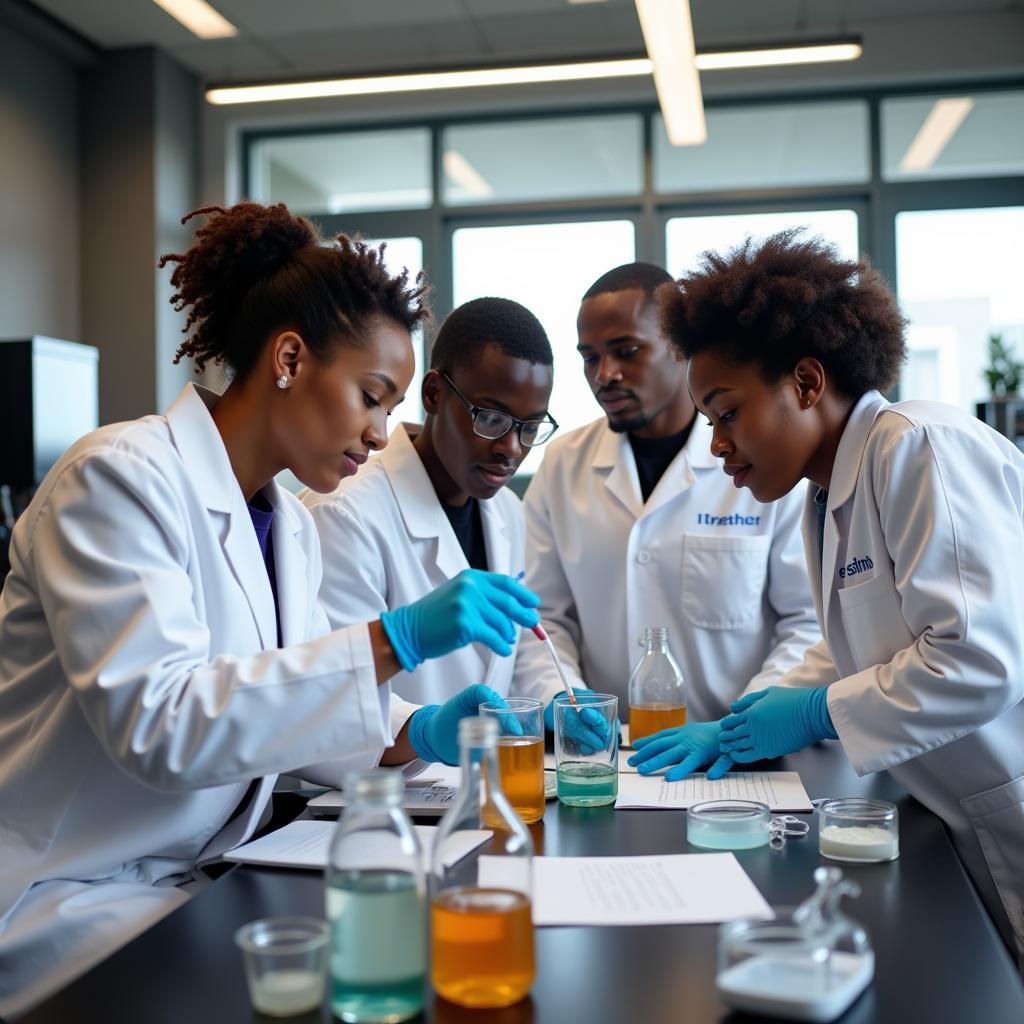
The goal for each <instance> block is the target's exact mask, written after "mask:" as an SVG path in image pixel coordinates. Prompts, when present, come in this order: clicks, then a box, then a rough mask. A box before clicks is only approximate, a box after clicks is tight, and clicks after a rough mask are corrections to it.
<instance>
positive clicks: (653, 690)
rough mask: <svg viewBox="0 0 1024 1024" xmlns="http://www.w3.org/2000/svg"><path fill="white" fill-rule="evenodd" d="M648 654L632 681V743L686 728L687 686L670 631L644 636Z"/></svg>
mask: <svg viewBox="0 0 1024 1024" xmlns="http://www.w3.org/2000/svg"><path fill="white" fill-rule="evenodd" d="M640 645H641V646H642V647H643V649H644V653H643V654H642V655H641V656H640V660H639V661H638V662H637V663H636V668H634V669H633V674H632V675H631V676H630V677H629V739H630V742H631V743H632V742H636V740H638V739H640V738H641V737H642V736H650V735H651V734H652V733H655V732H658V731H660V730H661V729H672V728H675V727H676V726H677V725H685V724H686V684H685V683H684V682H683V673H682V672H681V671H680V668H679V665H678V663H677V662H676V659H675V658H673V657H672V652H671V651H670V650H669V646H668V629H667V628H666V627H665V626H654V627H651V628H650V629H645V630H644V631H643V633H642V634H641V636H640Z"/></svg>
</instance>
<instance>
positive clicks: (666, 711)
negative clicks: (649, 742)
mask: <svg viewBox="0 0 1024 1024" xmlns="http://www.w3.org/2000/svg"><path fill="white" fill-rule="evenodd" d="M677 725H686V707H685V705H682V704H640V705H638V706H636V707H634V706H633V705H630V708H629V742H630V743H635V742H636V741H637V740H638V739H640V737H641V736H650V735H651V733H655V732H660V731H661V730H662V729H674V728H675V727H676V726H677Z"/></svg>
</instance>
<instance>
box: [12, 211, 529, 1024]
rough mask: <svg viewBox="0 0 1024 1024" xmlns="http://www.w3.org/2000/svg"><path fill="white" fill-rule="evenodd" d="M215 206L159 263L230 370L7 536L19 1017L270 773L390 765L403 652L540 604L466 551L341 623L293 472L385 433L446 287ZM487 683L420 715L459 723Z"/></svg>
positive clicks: (64, 484) (409, 658)
mask: <svg viewBox="0 0 1024 1024" xmlns="http://www.w3.org/2000/svg"><path fill="white" fill-rule="evenodd" d="M197 212H200V213H206V214H210V215H211V216H210V218H209V220H208V221H207V222H206V224H205V225H204V226H203V227H202V228H201V229H200V230H199V232H198V234H197V238H196V241H195V244H194V245H193V246H192V248H190V249H189V250H188V251H187V252H185V253H183V254H180V255H169V256H165V257H164V258H163V260H162V261H161V264H163V263H167V262H170V263H174V264H176V266H175V269H174V272H173V274H172V276H171V282H172V284H173V285H174V286H175V288H176V294H175V296H174V299H173V301H174V302H175V303H176V305H177V307H178V308H179V309H187V310H188V311H189V313H188V320H187V323H186V327H185V331H186V332H187V333H188V332H191V333H190V336H189V337H188V338H187V340H186V341H185V342H184V344H183V345H182V346H181V348H180V350H179V352H178V358H181V357H183V356H188V357H191V358H192V359H193V360H194V362H195V365H196V368H197V369H202V367H203V365H204V364H205V363H206V362H209V361H213V362H217V363H221V364H223V365H224V366H226V368H227V369H228V370H229V371H230V383H229V384H228V387H227V389H226V391H225V392H224V393H223V395H217V394H216V393H215V392H213V391H208V390H206V389H205V388H201V387H199V386H198V385H195V384H191V383H190V384H188V385H187V386H186V387H185V389H184V390H183V391H182V393H181V394H180V395H179V397H178V398H177V399H176V401H175V402H174V403H173V405H172V406H171V407H170V409H169V410H168V411H167V413H166V415H163V416H147V417H145V418H143V419H140V420H136V421H133V422H129V423H117V424H114V425H112V426H107V427H103V428H101V429H100V430H98V431H95V432H94V433H92V434H89V435H87V436H86V437H84V438H82V439H81V440H80V441H78V442H77V443H76V444H75V445H73V446H72V447H71V448H70V449H69V450H68V451H67V452H66V453H65V454H64V455H63V456H62V457H61V459H60V460H59V461H58V462H57V464H56V465H55V466H54V467H53V469H52V470H51V471H50V472H49V474H48V475H47V476H46V478H45V480H44V481H43V483H42V485H41V486H40V488H39V491H38V493H37V494H36V496H35V499H34V500H33V502H32V504H31V505H30V506H29V508H28V509H27V511H26V512H25V513H24V515H23V516H22V517H21V519H20V520H19V521H18V523H17V525H16V527H15V529H14V532H13V537H12V541H11V572H10V575H9V576H8V577H7V581H6V585H5V588H4V590H3V594H2V595H0V737H2V742H0V865H2V867H0V961H2V963H3V970H2V971H0V1016H3V1017H5V1018H6V1017H14V1016H16V1015H17V1014H20V1013H21V1012H22V1011H24V1010H25V1009H26V1008H28V1007H30V1006H32V1005H33V1004H35V1003H37V1002H38V1001H39V1000H41V999H42V998H44V997H45V996H46V995H47V994H48V993H50V992H52V991H53V990H54V989H56V988H57V987H59V986H61V985H63V984H64V983H66V982H67V981H69V980H70V979H71V978H73V977H75V976H76V975H77V974H80V973H81V972H82V971H84V970H85V969H87V968H88V967H89V966H91V965H92V964H93V963H95V962H97V961H98V960H99V959H101V958H102V957H104V956H106V955H108V954H109V953H110V952H112V951H113V950H114V949H116V948H117V947H118V946H120V945H122V944H123V943H125V942H126V941H128V940H129V939H130V938H131V937H132V936H133V935H135V934H137V933H138V932H140V931H142V930H143V929H144V928H146V927H148V926H149V925H151V924H152V923H153V922H154V921H156V920H157V919H159V918H160V917H161V916H163V915H164V914H166V913H168V912H169V911H170V910H173V909H174V908H175V907H176V906H178V905H180V904H181V902H183V900H185V899H186V898H187V895H188V893H189V892H191V891H192V890H193V889H194V888H195V887H196V886H198V885H201V884H202V883H203V881H204V876H203V874H202V870H201V868H202V864H203V863H205V862H207V861H210V860H216V859H217V858H218V857H219V855H221V854H222V853H224V852H225V851H227V850H229V849H231V848H232V847H233V846H235V845H237V844H238V843H241V842H244V841H245V840H246V839H247V838H248V837H249V836H250V835H251V834H252V833H253V831H254V830H255V829H256V828H257V827H258V826H259V824H260V821H261V818H262V817H263V812H264V810H265V809H266V808H267V806H268V802H269V800H270V794H271V791H272V789H273V785H274V779H275V776H276V773H278V772H284V771H292V770H298V769H301V768H302V767H303V766H312V773H313V777H318V776H319V777H322V778H324V779H325V781H332V782H338V781H339V780H340V778H341V775H342V772H343V771H344V770H345V768H346V767H347V768H369V767H372V766H374V765H376V764H377V763H378V762H379V761H381V759H382V758H383V759H384V760H385V761H387V760H388V757H389V755H390V754H393V750H387V749H386V748H389V747H391V744H392V739H393V737H392V736H391V731H390V716H389V707H390V695H389V692H388V690H389V687H388V686H387V685H386V684H387V680H388V679H390V678H391V677H392V676H394V675H396V674H397V673H398V672H399V670H400V669H401V668H405V669H407V670H411V669H412V668H414V667H415V666H416V665H417V664H419V663H420V662H421V661H423V660H424V659H426V658H433V657H439V656H441V655H444V654H447V653H448V652H450V651H453V650H455V649H457V648H459V647H462V646H464V645H465V644H468V643H473V642H480V643H483V644H486V645H488V646H489V647H491V648H492V649H494V650H496V651H497V652H498V653H499V654H508V653H510V651H511V649H512V644H511V641H513V640H514V638H515V635H516V627H517V625H525V626H532V625H534V624H535V623H536V621H537V616H536V613H535V612H534V611H533V606H534V605H535V604H536V599H535V598H534V597H533V595H532V594H530V592H529V591H527V590H525V589H524V588H523V587H521V586H519V585H518V584H517V583H515V582H514V581H513V580H511V579H510V578H508V577H500V576H495V575H492V574H490V573H484V572H474V571H468V572H466V573H463V574H462V575H460V576H456V577H454V578H453V579H451V580H449V581H447V582H446V583H445V584H444V585H443V586H442V587H440V588H438V589H437V590H435V591H434V592H433V593H431V594H428V595H426V596H425V597H423V598H421V599H420V600H419V601H417V602H415V603H414V604H411V605H406V606H404V607H398V608H395V609H394V610H392V611H389V612H385V613H384V614H382V615H381V617H380V619H379V620H378V621H375V622H372V623H370V624H369V625H368V626H367V625H365V624H363V625H353V626H349V627H348V628H345V629H338V630H335V631H332V630H331V629H330V627H329V625H328V622H327V618H326V615H325V614H324V612H323V610H322V609H321V608H320V606H319V604H318V603H317V592H318V588H319V585H320V580H321V573H322V565H321V559H320V547H319V543H318V541H317V534H316V529H315V527H314V525H313V523H312V520H311V519H310V516H309V513H308V512H307V511H306V510H305V508H304V507H303V506H302V504H301V503H300V502H299V501H298V500H297V499H296V498H294V497H293V496H292V495H291V494H289V493H287V492H286V491H283V490H282V489H281V488H279V487H278V486H277V485H276V483H275V482H274V477H275V476H276V474H277V473H279V472H280V471H282V470H285V469H288V470H291V472H292V473H294V474H295V476H297V477H298V479H299V480H300V481H302V483H304V484H305V485H306V486H308V487H310V488H312V489H314V490H316V491H331V490H333V489H334V488H335V487H336V486H337V485H338V483H339V482H340V481H341V479H342V477H345V476H351V475H352V474H354V473H355V472H356V471H357V470H358V469H359V466H360V465H361V464H362V463H364V462H365V461H366V459H367V456H368V455H369V454H370V453H371V452H373V451H377V450H379V449H381V448H383V447H384V446H385V444H386V443H387V418H388V417H389V416H390V414H391V412H392V411H393V409H394V408H395V406H396V405H397V404H398V403H399V402H400V401H401V400H402V398H403V396H404V394H405V390H406V388H407V387H408V386H409V382H410V379H411V377H412V372H413V349H412V343H411V340H410V332H411V331H412V329H413V328H414V327H416V325H417V324H419V323H420V322H421V320H422V319H423V318H424V317H425V316H426V315H427V308H426V306H425V303H424V291H425V289H424V287H423V285H422V284H421V282H420V281H419V280H418V279H417V280H416V281H414V282H410V281H409V279H408V274H407V273H406V272H403V273H401V274H397V275H393V274H390V273H389V272H388V271H387V270H386V269H385V266H384V260H383V254H382V251H381V250H379V249H373V248H370V247H369V246H367V245H366V244H365V243H363V242H360V241H354V240H352V239H349V238H347V237H345V236H344V235H341V236H338V238H337V239H334V240H333V241H332V242H331V243H330V244H325V241H324V240H323V239H322V238H321V237H320V235H319V232H318V231H317V230H316V229H315V227H314V226H313V225H312V224H310V223H309V222H308V221H306V220H305V219H304V218H301V217H295V216H293V215H292V214H291V213H289V212H288V210H287V209H286V208H285V207H284V206H280V205H278V206H270V207H265V206H260V205H258V204H255V203H241V204H239V205H237V206H233V207H231V208H230V209H226V210H225V209H219V208H214V209H210V210H202V211H197ZM186 219H187V218H186ZM480 689H482V688H480ZM496 696H497V695H490V694H488V697H484V698H480V699H489V698H490V699H493V697H496ZM467 703H468V702H465V701H464V702H462V703H461V704H460V703H459V702H458V701H454V702H449V704H448V705H445V706H443V707H442V708H441V709H440V711H439V712H437V713H436V714H434V715H433V716H432V719H431V722H430V723H429V724H428V725H427V726H426V728H427V729H428V730H429V729H433V730H434V731H435V732H436V731H438V730H440V731H446V732H448V733H454V731H455V730H456V727H457V725H458V718H459V717H461V716H462V715H464V714H468V713H473V714H475V713H476V703H473V705H472V708H471V709H469V710H467V707H466V705H467ZM477 703H478V701H477ZM445 738H447V737H445ZM432 742H434V744H435V745H439V744H440V742H441V738H439V737H437V736H434V737H433V738H432ZM305 774H311V773H310V772H306V773H305Z"/></svg>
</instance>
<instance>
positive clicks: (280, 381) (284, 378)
mask: <svg viewBox="0 0 1024 1024" xmlns="http://www.w3.org/2000/svg"><path fill="white" fill-rule="evenodd" d="M277 386H278V387H279V388H281V390H282V391H283V390H284V389H285V388H286V387H288V375H287V374H286V373H282V374H281V376H280V377H278V378H277Z"/></svg>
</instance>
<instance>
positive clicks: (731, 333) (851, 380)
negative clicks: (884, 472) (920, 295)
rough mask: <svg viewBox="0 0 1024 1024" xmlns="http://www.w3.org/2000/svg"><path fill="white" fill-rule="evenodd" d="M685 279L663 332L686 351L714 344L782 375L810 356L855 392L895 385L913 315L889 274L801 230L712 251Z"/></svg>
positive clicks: (671, 299) (725, 355) (768, 374)
mask: <svg viewBox="0 0 1024 1024" xmlns="http://www.w3.org/2000/svg"><path fill="white" fill-rule="evenodd" d="M678 286H679V287H678V289H675V288H672V289H665V291H664V292H662V293H661V295H660V296H659V298H660V299H661V300H662V302H663V323H664V328H665V332H666V334H667V335H668V337H669V339H670V340H671V341H672V343H673V344H674V345H675V346H676V347H677V348H678V349H679V350H680V351H681V352H682V353H683V355H684V356H686V358H688V359H689V358H692V357H693V356H694V355H696V354H697V353H698V352H704V351H708V350H711V351H714V353H715V354H716V355H717V356H719V357H720V358H722V359H724V360H726V361H728V362H732V363H756V364H758V365H759V367H760V368H761V372H762V373H763V374H764V376H765V378H766V379H768V380H770V381H777V380H779V378H781V377H782V376H783V375H784V374H785V373H788V372H789V371H790V370H792V369H793V367H794V366H796V364H797V363H798V362H799V361H800V360H801V359H803V358H804V357H806V356H813V357H814V358H815V359H817V360H818V361H819V362H820V363H821V364H822V366H824V367H825V369H826V370H827V371H828V373H829V374H830V375H831V377H832V380H833V383H834V384H835V387H836V389H837V390H838V391H839V392H841V393H842V394H843V395H845V396H846V397H848V398H859V397H860V396H861V395H862V394H864V393H865V392H867V391H870V390H872V389H877V390H879V391H886V390H888V389H889V388H890V387H891V386H892V385H893V384H894V383H895V382H896V378H897V376H898V374H899V370H900V367H901V366H902V365H903V362H904V360H905V359H906V341H905V338H904V330H905V328H906V324H907V321H906V319H905V318H904V316H903V314H902V313H901V312H900V309H899V306H898V304H897V302H896V298H895V296H894V295H893V294H892V292H891V291H890V289H889V287H888V285H887V284H886V283H885V281H883V279H882V276H881V275H880V274H879V273H878V272H877V271H876V270H874V269H873V268H872V267H871V266H870V265H869V264H868V262H867V260H861V261H860V262H854V261H851V260H844V259H842V258H841V257H840V256H839V254H838V252H837V251H836V249H835V248H834V247H833V246H832V245H830V244H829V243H827V242H825V241H823V240H822V239H820V238H814V237H804V234H803V229H802V228H792V229H790V230H788V231H781V232H779V233H778V234H776V235H772V236H770V237H769V238H767V239H765V240H764V241H762V242H754V241H752V240H751V239H750V238H747V240H746V241H745V242H744V243H743V244H742V245H739V246H737V247H736V248H735V249H733V250H732V251H731V252H729V253H728V254H727V255H725V256H723V255H720V254H719V253H715V252H705V253H703V254H702V255H701V257H700V260H699V262H698V267H697V269H696V270H693V271H691V272H690V273H687V274H684V275H683V276H682V277H681V278H680V279H679V281H678Z"/></svg>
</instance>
